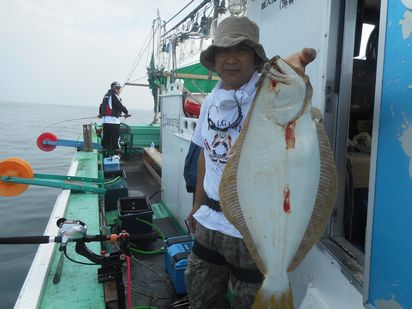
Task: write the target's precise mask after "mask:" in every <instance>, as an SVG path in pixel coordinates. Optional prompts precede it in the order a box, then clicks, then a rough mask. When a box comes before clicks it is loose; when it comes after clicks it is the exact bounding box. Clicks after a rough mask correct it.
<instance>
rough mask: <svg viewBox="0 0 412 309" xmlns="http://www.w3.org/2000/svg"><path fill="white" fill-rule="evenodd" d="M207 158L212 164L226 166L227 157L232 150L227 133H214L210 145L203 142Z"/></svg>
mask: <svg viewBox="0 0 412 309" xmlns="http://www.w3.org/2000/svg"><path fill="white" fill-rule="evenodd" d="M205 146H206V149H207V151H208V153H209V158H210V160H212V161H213V162H216V163H221V164H226V162H227V156H228V154H229V152H230V149H232V137H231V136H230V134H229V133H228V132H216V134H215V136H214V138H213V141H212V143H211V144H210V145H209V142H208V141H207V140H205Z"/></svg>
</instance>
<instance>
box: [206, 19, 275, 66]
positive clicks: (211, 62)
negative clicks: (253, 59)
mask: <svg viewBox="0 0 412 309" xmlns="http://www.w3.org/2000/svg"><path fill="white" fill-rule="evenodd" d="M240 43H244V44H246V45H248V46H250V47H251V48H252V49H253V50H254V52H255V54H256V55H257V58H258V60H259V62H258V66H257V69H258V71H259V72H260V71H262V68H263V65H264V64H265V62H268V58H267V57H266V54H265V50H264V49H263V46H262V45H260V44H259V28H258V26H257V25H256V24H255V23H254V22H253V21H251V20H250V19H249V18H247V17H246V16H241V17H238V16H230V17H226V18H225V19H223V20H222V21H221V22H220V23H219V24H218V26H217V27H216V30H215V33H214V35H213V43H212V44H211V45H210V46H209V47H208V48H207V49H205V50H204V51H202V52H201V54H200V63H201V64H202V65H203V66H205V67H206V68H207V69H209V70H211V71H213V72H215V49H216V47H232V46H235V45H238V44H240Z"/></svg>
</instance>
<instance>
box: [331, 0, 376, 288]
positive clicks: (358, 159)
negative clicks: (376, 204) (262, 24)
mask: <svg viewBox="0 0 412 309" xmlns="http://www.w3.org/2000/svg"><path fill="white" fill-rule="evenodd" d="M379 13H380V0H367V1H366V0H359V1H358V6H357V10H356V14H357V16H356V26H355V35H354V37H353V43H354V44H353V46H354V50H353V51H352V52H353V56H352V59H353V68H352V84H351V88H350V89H349V90H350V91H351V95H350V96H349V95H348V96H347V99H348V101H346V100H345V101H341V102H342V103H340V104H345V106H346V105H347V104H349V105H350V108H347V109H346V108H345V110H348V111H349V112H348V113H347V114H346V115H338V117H340V118H341V119H342V118H343V117H344V119H343V120H340V121H343V122H344V123H346V121H347V128H348V130H347V132H343V131H342V132H340V135H339V136H336V139H338V140H340V141H346V147H344V145H345V144H344V145H342V146H343V149H338V150H337V151H340V152H345V153H346V156H341V157H340V158H343V160H345V162H340V166H341V170H340V171H339V173H341V174H340V176H341V177H340V179H344V184H343V185H342V184H341V185H342V186H343V187H344V189H343V187H341V190H343V192H342V194H340V197H338V198H339V199H340V200H339V201H338V202H337V204H336V205H337V206H336V209H335V213H334V216H333V219H332V221H331V229H330V237H329V238H328V239H327V240H325V244H326V246H327V247H328V248H330V249H331V251H332V253H333V255H334V256H335V257H336V258H337V259H338V260H339V262H340V263H341V264H342V265H343V266H344V267H343V269H345V270H347V272H346V275H348V274H349V275H348V276H350V277H351V278H350V279H351V282H353V284H354V285H355V286H357V287H358V288H360V287H361V286H362V285H363V283H364V282H363V271H364V256H365V232H366V221H367V216H368V194H369V171H370V156H371V142H372V124H373V109H374V100H375V80H376V62H377V61H376V60H377V48H378V32H379V28H378V26H379ZM348 18H351V17H348ZM343 27H345V25H344V26H343ZM352 29H353V28H352ZM346 43H347V42H346ZM343 44H345V42H343ZM343 52H345V53H348V52H351V51H350V50H347V49H346V50H345V51H343ZM345 56H346V54H345ZM342 72H346V71H344V68H343V69H342ZM342 74H345V73H342ZM346 88H347V87H346ZM346 88H345V89H340V90H339V92H340V93H341V94H342V93H347V94H348V92H347V91H348V89H346ZM345 148H346V149H345ZM342 167H343V168H342ZM342 176H343V177H342ZM341 182H342V180H341ZM352 279H353V280H352Z"/></svg>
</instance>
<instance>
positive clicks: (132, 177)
mask: <svg viewBox="0 0 412 309" xmlns="http://www.w3.org/2000/svg"><path fill="white" fill-rule="evenodd" d="M149 151H150V150H149ZM156 153H157V152H156ZM144 157H145V158H146V159H147V152H145V154H140V155H137V156H134V157H133V158H132V159H129V160H127V161H126V162H125V163H123V164H121V168H122V169H123V170H124V171H125V174H126V178H127V184H128V191H129V196H135V195H136V194H137V195H138V194H139V193H138V191H140V192H143V193H145V194H146V195H147V196H148V197H149V199H150V202H151V205H152V209H153V225H154V226H155V228H157V229H158V230H159V231H160V232H161V234H162V235H163V237H165V238H169V237H174V236H181V235H182V234H184V233H187V231H185V230H184V229H182V227H180V226H179V225H178V224H177V222H176V221H175V220H174V218H173V217H172V216H170V215H169V213H168V211H167V209H166V207H164V205H162V203H161V198H160V197H161V194H160V190H161V186H160V184H159V182H158V179H156V177H155V175H153V170H151V169H150V168H147V160H144V159H143V158H144ZM117 213H118V211H117V210H111V211H107V212H106V218H107V224H108V225H111V226H113V225H116V222H114V221H113V220H116V219H115V218H116V217H117ZM130 245H131V253H132V256H131V295H132V304H133V307H134V308H136V306H137V307H138V308H149V307H152V308H159V309H162V308H174V307H173V306H171V305H172V304H173V303H174V302H176V301H179V300H181V299H182V297H183V296H184V295H177V294H176V292H175V290H174V288H173V285H172V283H171V280H170V278H169V277H168V275H167V272H166V268H165V254H164V252H163V251H162V252H160V253H159V252H158V251H159V249H161V248H163V247H164V240H163V239H162V238H161V237H158V238H157V239H156V240H155V241H143V242H140V243H131V244H130ZM135 249H138V250H139V251H140V252H136V250H135ZM142 252H144V253H142ZM153 252H157V253H156V254H153ZM123 278H124V282H125V286H127V276H126V268H125V267H124V268H123ZM111 288H113V285H112V287H111ZM125 290H126V291H127V288H125ZM109 291H110V288H109V289H108V288H106V289H105V293H106V306H107V307H108V308H117V301H115V300H110V299H108V296H109V295H110V292H109ZM108 294H109V295H108ZM126 298H127V296H126ZM126 304H127V300H126ZM176 308H185V307H181V306H180V307H176Z"/></svg>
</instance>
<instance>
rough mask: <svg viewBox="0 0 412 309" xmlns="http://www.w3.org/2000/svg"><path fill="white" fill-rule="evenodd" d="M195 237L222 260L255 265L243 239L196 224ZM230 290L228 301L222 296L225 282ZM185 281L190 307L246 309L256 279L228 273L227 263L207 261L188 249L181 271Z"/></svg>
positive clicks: (251, 266)
mask: <svg viewBox="0 0 412 309" xmlns="http://www.w3.org/2000/svg"><path fill="white" fill-rule="evenodd" d="M195 236H196V241H197V242H199V243H200V244H201V245H202V246H204V247H206V248H209V249H212V250H214V251H216V252H218V253H219V254H220V255H221V256H222V257H224V258H225V260H226V261H227V262H228V263H229V264H231V265H233V266H235V267H240V268H243V269H257V266H256V264H255V263H254V262H253V260H252V258H251V257H250V255H249V252H248V251H247V248H246V246H245V244H244V243H243V240H242V239H240V238H236V237H231V236H228V235H225V234H223V233H220V232H217V231H212V230H209V229H206V228H205V227H203V226H202V225H200V224H199V223H198V224H197V225H196V234H195ZM229 280H230V283H231V289H232V291H233V293H232V295H233V297H232V300H231V303H230V302H229V300H228V299H227V297H226V293H227V290H228V283H229ZM185 283H186V289H187V294H188V297H189V304H190V307H189V308H191V309H201V308H202V309H228V308H232V309H250V308H251V306H252V304H253V301H254V299H255V295H256V293H257V290H258V289H259V287H260V283H259V284H257V283H248V282H244V281H241V280H238V279H236V278H235V277H234V276H233V275H231V272H230V268H229V267H228V266H227V265H216V264H211V263H208V262H206V261H204V260H202V259H200V258H199V257H197V256H196V255H195V254H193V253H191V254H190V255H189V258H188V266H187V268H186V271H185Z"/></svg>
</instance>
